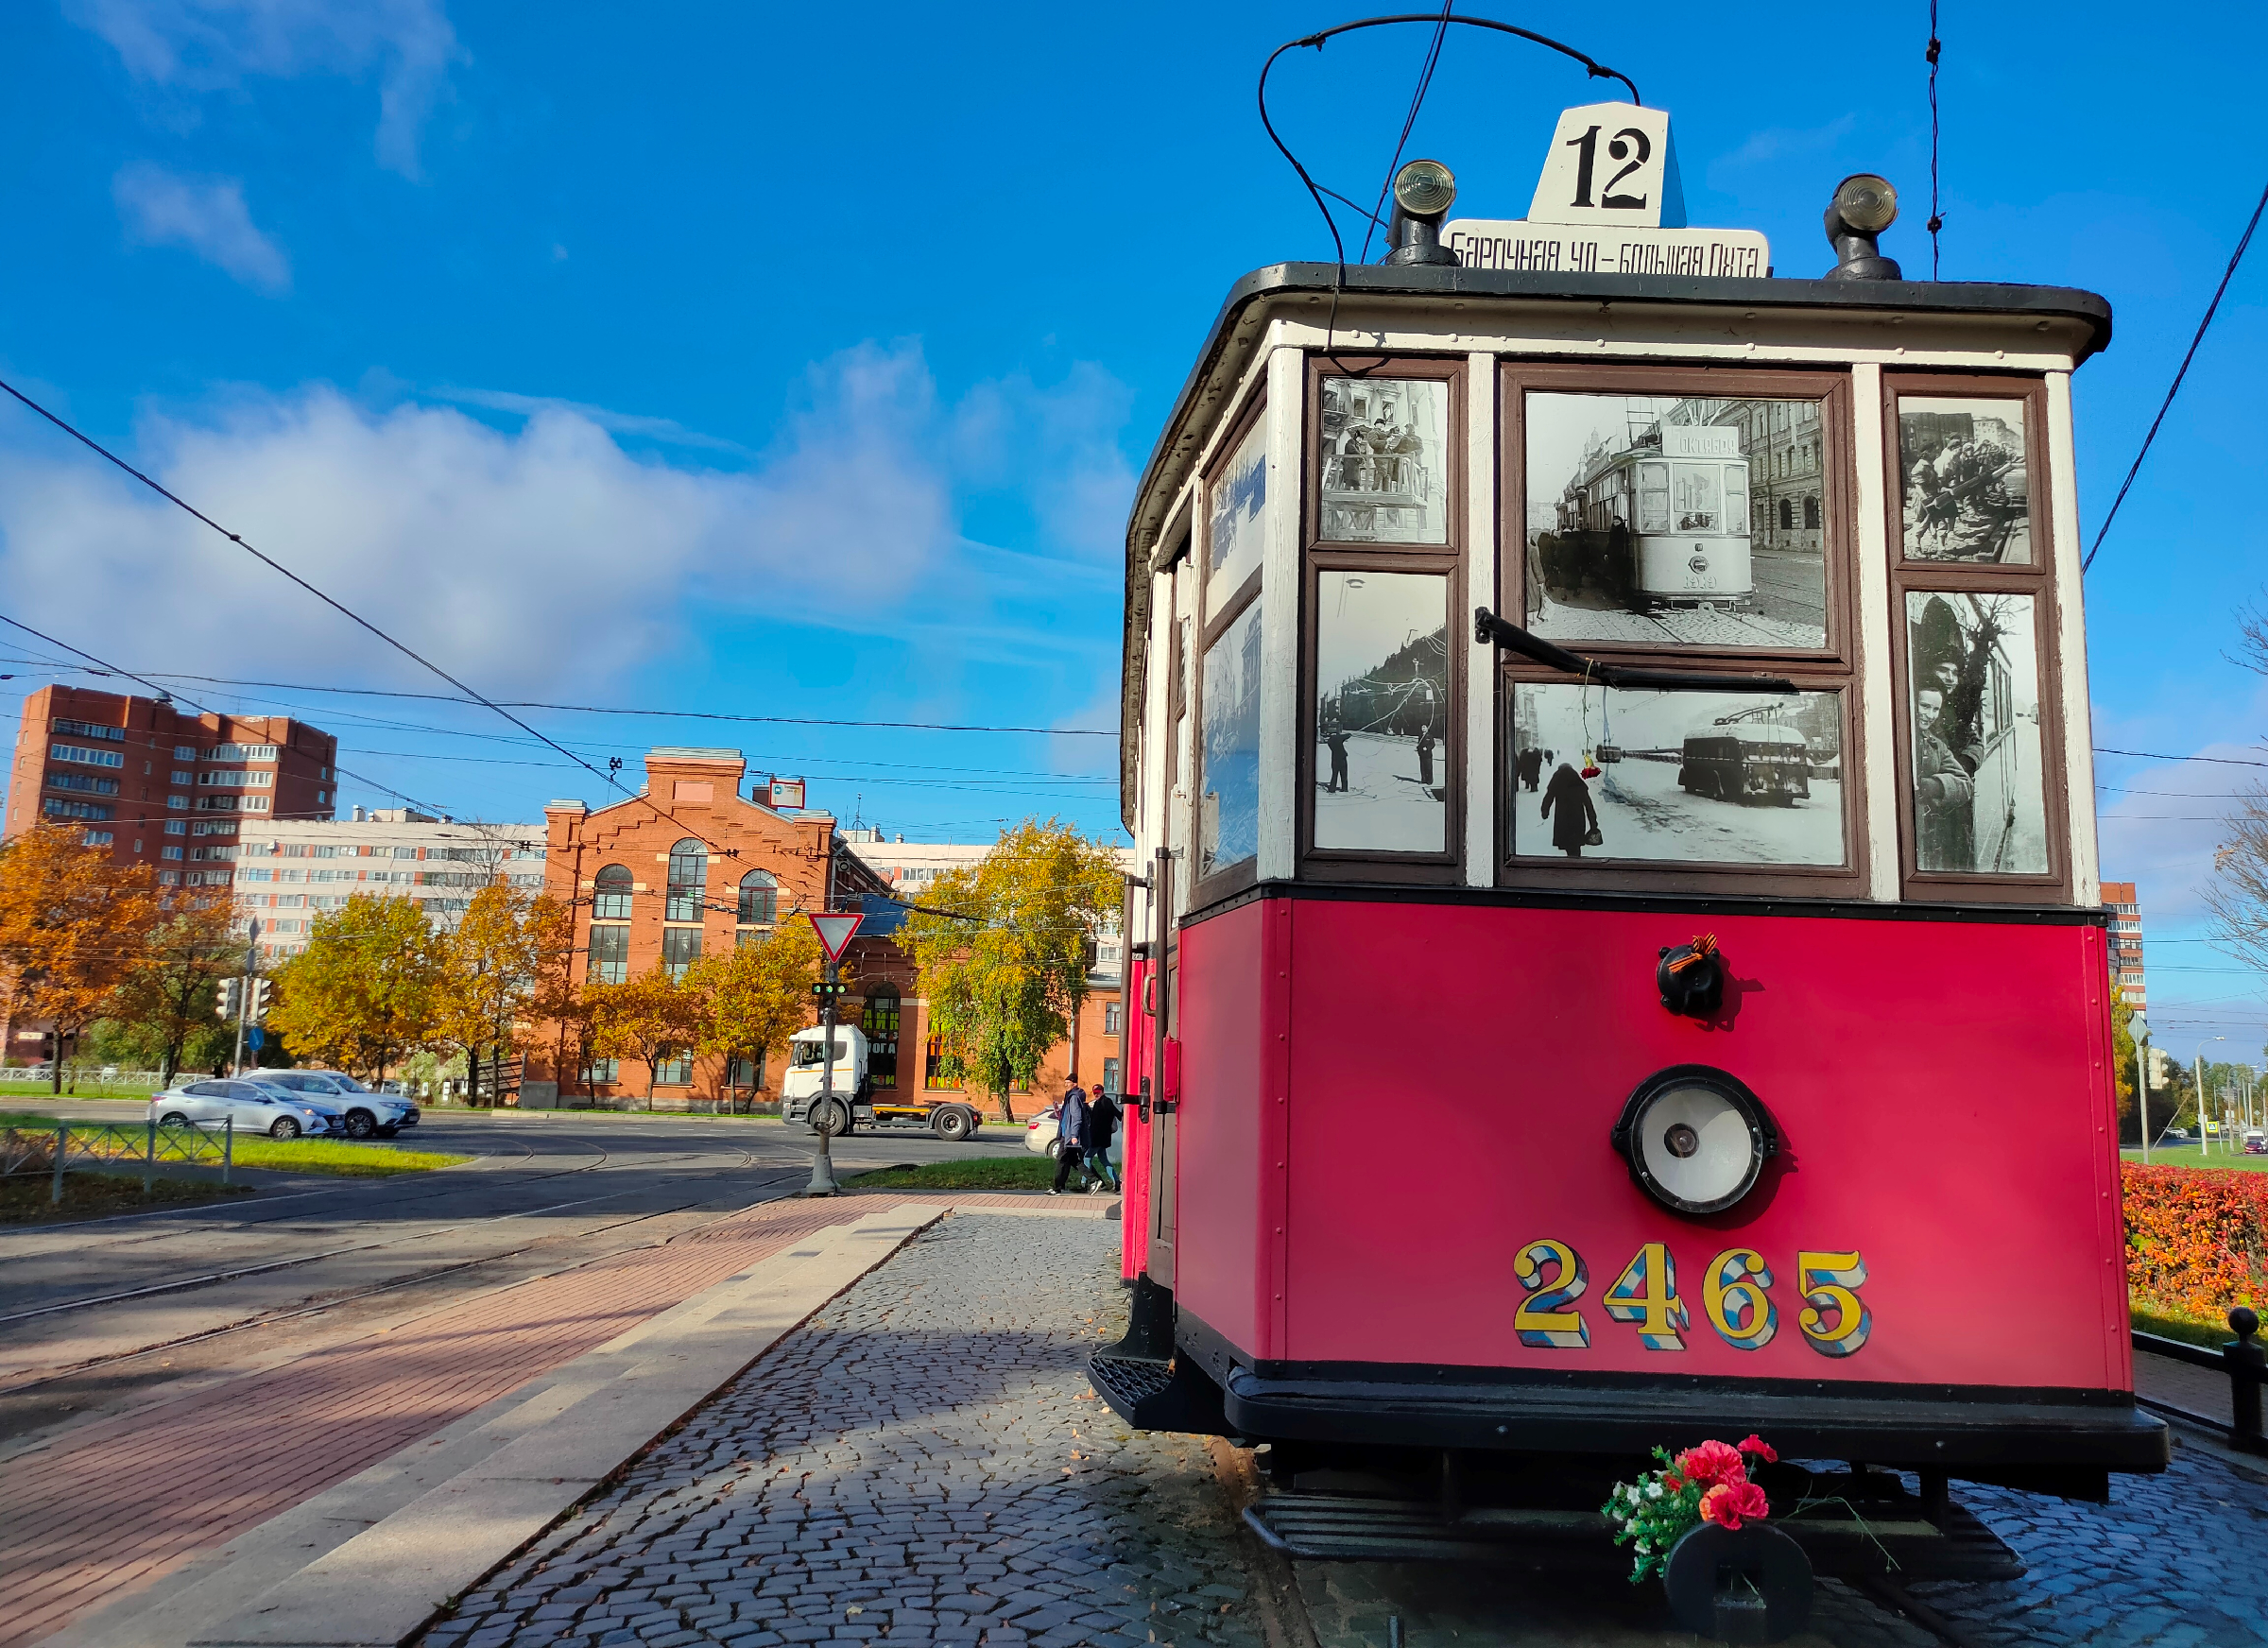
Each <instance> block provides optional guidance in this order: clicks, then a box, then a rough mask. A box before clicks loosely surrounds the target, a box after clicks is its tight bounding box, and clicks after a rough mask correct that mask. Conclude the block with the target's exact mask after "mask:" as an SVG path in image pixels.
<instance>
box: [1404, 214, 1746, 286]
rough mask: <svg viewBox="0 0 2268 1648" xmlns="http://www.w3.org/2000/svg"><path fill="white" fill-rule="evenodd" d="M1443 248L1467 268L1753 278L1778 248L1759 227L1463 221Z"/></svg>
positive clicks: (1444, 236) (1448, 232)
mask: <svg viewBox="0 0 2268 1648" xmlns="http://www.w3.org/2000/svg"><path fill="white" fill-rule="evenodd" d="M1441 244H1442V245H1444V246H1446V247H1448V248H1449V249H1450V250H1452V251H1453V252H1455V253H1456V254H1457V261H1458V262H1459V263H1461V264H1463V265H1464V266H1466V267H1467V268H1469V269H1533V270H1537V271H1538V272H1541V273H1548V274H1577V275H1698V276H1701V277H1703V278H1705V279H1719V280H1726V279H1729V280H1750V281H1761V280H1762V279H1764V278H1765V277H1766V276H1767V275H1769V274H1770V273H1771V272H1772V244H1771V242H1770V241H1768V240H1767V239H1765V237H1764V235H1763V233H1762V232H1761V231H1759V230H1754V229H1611V228H1601V229H1592V228H1589V227H1583V228H1575V227H1572V226H1569V225H1565V224H1557V223H1522V222H1521V221H1519V220H1518V219H1512V218H1497V219H1491V218H1483V217H1459V218H1456V219H1454V220H1452V222H1450V223H1449V224H1447V225H1446V226H1445V227H1444V228H1443V229H1442V231H1441Z"/></svg>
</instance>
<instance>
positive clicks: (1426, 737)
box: [1417, 727, 1434, 790]
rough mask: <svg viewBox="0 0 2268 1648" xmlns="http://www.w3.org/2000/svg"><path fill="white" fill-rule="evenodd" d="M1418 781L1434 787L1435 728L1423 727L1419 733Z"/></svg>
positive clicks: (1428, 786)
mask: <svg viewBox="0 0 2268 1648" xmlns="http://www.w3.org/2000/svg"><path fill="white" fill-rule="evenodd" d="M1417 781H1418V782H1419V783H1421V784H1423V785H1424V786H1425V787H1426V788H1427V789H1429V790H1430V789H1432V788H1433V787H1434V730H1433V729H1432V728H1431V727H1426V728H1421V729H1420V730H1418V733H1417Z"/></svg>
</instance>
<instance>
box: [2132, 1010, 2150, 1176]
mask: <svg viewBox="0 0 2268 1648" xmlns="http://www.w3.org/2000/svg"><path fill="white" fill-rule="evenodd" d="M2134 1102H2135V1104H2136V1106H2137V1107H2139V1109H2140V1111H2141V1116H2142V1164H2143V1165H2144V1166H2145V1167H2146V1166H2148V1165H2149V1162H2150V1034H2149V1032H2148V1031H2144V1032H2143V1033H2142V1039H2140V1040H2139V1041H2137V1042H2136V1043H2135V1044H2134Z"/></svg>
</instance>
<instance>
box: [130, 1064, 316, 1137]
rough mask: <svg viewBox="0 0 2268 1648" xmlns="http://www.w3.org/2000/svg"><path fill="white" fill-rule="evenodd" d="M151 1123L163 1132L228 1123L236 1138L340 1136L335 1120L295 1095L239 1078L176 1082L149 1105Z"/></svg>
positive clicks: (261, 1083) (263, 1083)
mask: <svg viewBox="0 0 2268 1648" xmlns="http://www.w3.org/2000/svg"><path fill="white" fill-rule="evenodd" d="M149 1119H150V1120H151V1121H153V1122H155V1123H157V1124H159V1125H160V1126H162V1127H179V1126H184V1125H190V1126H198V1127H218V1126H220V1125H221V1124H222V1123H224V1122H231V1121H232V1122H233V1123H234V1124H235V1126H236V1131H237V1132H239V1133H265V1134H266V1135H267V1136H268V1137H269V1138H270V1139H297V1138H298V1137H299V1136H300V1135H301V1134H302V1133H310V1134H315V1135H318V1136H320V1135H324V1134H330V1133H335V1132H339V1131H343V1129H342V1128H341V1126H340V1124H339V1121H338V1118H336V1117H335V1116H333V1115H331V1114H330V1113H329V1112H327V1111H325V1110H321V1109H318V1108H317V1107H315V1106H313V1105H311V1104H308V1103H307V1102H306V1101H305V1100H304V1099H303V1098H301V1095H300V1094H298V1093H295V1092H291V1091H289V1090H286V1089H283V1088H277V1087H270V1086H269V1085H268V1084H267V1083H266V1082H265V1081H251V1080H248V1079H246V1078H244V1077H242V1076H231V1077H229V1078H227V1079H225V1080H215V1081H193V1082H180V1083H177V1084H176V1085H175V1086H173V1087H169V1088H167V1089H166V1090H164V1091H163V1092H162V1093H159V1094H157V1095H155V1096H154V1097H153V1098H151V1100H150V1101H149Z"/></svg>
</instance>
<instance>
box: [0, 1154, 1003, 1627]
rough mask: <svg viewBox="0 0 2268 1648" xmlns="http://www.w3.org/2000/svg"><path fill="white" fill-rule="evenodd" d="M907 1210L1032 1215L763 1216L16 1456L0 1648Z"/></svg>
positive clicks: (978, 1200)
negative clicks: (841, 1233) (753, 1268)
mask: <svg viewBox="0 0 2268 1648" xmlns="http://www.w3.org/2000/svg"><path fill="white" fill-rule="evenodd" d="M907 1201H917V1202H943V1203H946V1204H949V1205H953V1206H958V1207H967V1208H972V1209H973V1208H978V1207H984V1206H1010V1207H1026V1208H1028V1207H1030V1206H1031V1204H1032V1198H1030V1197H1028V1196H1014V1195H992V1194H970V1195H951V1194H933V1195H922V1194H920V1193H905V1192H896V1191H891V1192H877V1193H870V1194H853V1195H845V1196H841V1197H838V1198H836V1199H835V1200H833V1201H830V1202H808V1201H802V1200H783V1201H776V1202H765V1203H761V1204H759V1205H758V1206H756V1207H753V1208H750V1209H748V1210H746V1211H744V1212H740V1213H735V1214H731V1215H729V1216H728V1217H726V1218H724V1219H721V1220H719V1221H718V1222H716V1223H715V1224H713V1225H708V1226H704V1227H701V1228H699V1229H697V1230H695V1231H693V1232H690V1233H688V1234H687V1235H684V1236H681V1237H679V1238H678V1239H677V1240H676V1241H674V1242H672V1243H670V1244H668V1245H664V1246H657V1247H647V1248H635V1249H631V1250H629V1251H627V1252H624V1253H619V1254H615V1255H613V1256H611V1257H610V1258H607V1259H604V1260H600V1261H597V1262H593V1263H591V1264H587V1265H584V1266H582V1267H580V1268H578V1269H576V1270H573V1271H568V1272H564V1273H562V1274H560V1275H558V1276H553V1277H544V1278H540V1279H535V1280H533V1281H529V1282H525V1283H523V1284H521V1285H519V1286H516V1287H509V1288H505V1289H501V1290H499V1291H498V1292H496V1293H494V1294H490V1295H489V1296H485V1297H481V1298H476V1299H472V1300H470V1301H468V1302H466V1303H465V1304H463V1305H461V1306H456V1307H452V1308H447V1309H443V1310H440V1311H438V1312H435V1313H432V1314H430V1315H425V1316H421V1317H418V1318H415V1319H413V1320H411V1321H408V1322H404V1323H402V1324H399V1325H397V1326H396V1327H394V1328H392V1329H388V1330H383V1331H380V1332H377V1333H373V1334H371V1335H370V1336H369V1337H367V1338H364V1339H358V1340H355V1341H353V1342H352V1343H350V1344H346V1345H341V1346H335V1347H333V1348H329V1349H325V1350H320V1351H317V1352H315V1353H313V1354H311V1355H309V1356H306V1357H304V1358H301V1360H299V1361H297V1362H294V1363H291V1364H289V1365H285V1366H283V1367H279V1368H274V1369H271V1370H269V1371H267V1372H265V1373H258V1374H252V1375H248V1376H247V1377H245V1378H242V1379H237V1380H232V1381H230V1382H227V1383H224V1384H221V1385H217V1386H215V1387H212V1388H209V1389H206V1390H203V1391H200V1392H199V1393H198V1394H197V1395H195V1396H192V1397H187V1398H184V1399H181V1400H180V1401H176V1402H171V1403H165V1404H162V1405H159V1406H156V1407H152V1408H146V1409H143V1410H141V1411H139V1412H136V1413H132V1414H127V1415H122V1416H119V1417H117V1418H115V1419H111V1420H106V1421H103V1422H100V1423H97V1424H92V1425H89V1426H87V1427H85V1428H84V1429H83V1430H78V1431H74V1432H71V1433H68V1434H66V1435H64V1436H63V1437H61V1438H60V1440H58V1441H57V1442H56V1443H55V1445H54V1446H52V1447H50V1448H47V1449H43V1450H41V1451H37V1452H32V1453H27V1454H25V1455H22V1456H20V1457H18V1458H17V1459H15V1460H12V1461H10V1462H9V1465H8V1466H7V1467H5V1468H0V1648H24V1645H25V1644H28V1643H32V1642H36V1641H38V1640H39V1639H41V1638H43V1637H45V1636H47V1635H49V1634H51V1633H53V1632H55V1631H58V1630H60V1629H61V1628H62V1627H63V1626H64V1625H65V1624H67V1623H69V1622H70V1621H71V1620H72V1619H73V1618H74V1617H75V1616H76V1615H77V1614H79V1613H81V1612H84V1611H85V1610H87V1609H88V1608H91V1607H93V1606H95V1605H99V1604H102V1603H105V1602H108V1601H110V1600H111V1599H112V1597H114V1596H116V1595H118V1594H119V1593H120V1592H122V1591H124V1590H126V1589H128V1588H132V1587H134V1586H138V1585H141V1584H145V1583H146V1582H148V1581H151V1580H154V1579H156V1578H158V1577H159V1576H160V1575H162V1574H163V1573H165V1572H167V1571H169V1570H171V1569H173V1568H175V1567H177V1566H179V1565H180V1563H182V1562H184V1561H186V1560H187V1559H188V1558H190V1557H191V1556H193V1555H195V1554H197V1553H198V1552H200V1551H206V1550H211V1549H214V1548H215V1547H217V1546H220V1545H223V1544H225V1543H227V1542H228V1541H229V1540H230V1539H231V1538H232V1537H234V1536H236V1535H238V1534H240V1533H243V1532H244V1531H245V1530H246V1529H248V1528H250V1527H253V1526H256V1525H257V1524H259V1523H260V1522H263V1521H265V1520H266V1519H268V1518H270V1517H273V1516H276V1515H278V1514H279V1513H281V1512H283V1511H285V1510H288V1509H289V1508H290V1507H291V1506H293V1505H295V1504H298V1503H300V1502H301V1501H303V1500H306V1499H310V1498H312V1497H313V1496H314V1495H316V1494H318V1493H320V1492H321V1491H323V1490H324V1489H325V1488H327V1487H330V1486H332V1485H334V1484H335V1483H339V1482H343V1481H344V1480H346V1479H347V1478H348V1477H351V1476H352V1475H354V1474H355V1473H357V1472H358V1471H361V1470H364V1469H367V1468H369V1467H370V1466H372V1465H375V1464H377V1463H378V1462H379V1461H380V1460H382V1459H385V1458H387V1456H388V1455H390V1454H392V1453H394V1452H396V1451H399V1450H401V1449H403V1448H404V1447H407V1446H408V1445H409V1444H411V1443H413V1442H416V1441H417V1440H419V1439H420V1438H421V1437H423V1436H428V1435H431V1434H432V1433H434V1432H436V1431H438V1430H441V1429H442V1428H444V1427H445V1426H447V1425H449V1424H451V1423H453V1422H455V1420H457V1419H459V1418H462V1417H463V1416H465V1415H467V1414H470V1413H472V1412H473V1411H474V1410H475V1409H478V1408H480V1407H481V1406H483V1405H484V1404H486V1403H488V1402H490V1401H492V1400H494V1399H496V1398H498V1397H501V1396H503V1395H505V1394H506V1393H507V1392H509V1391H511V1390H513V1389H515V1388H517V1387H518V1386H520V1385H522V1384H524V1383H525V1382H527V1381H529V1380H531V1379H534V1378H537V1377H539V1376H541V1375H542V1374H544V1373H548V1372H549V1371H551V1370H552V1369H553V1368H555V1367H558V1366H559V1365H561V1364H563V1363H566V1362H569V1361H572V1360H573V1359H574V1358H576V1356H579V1355H581V1354H582V1353H583V1352H584V1351H586V1350H589V1349H591V1348H593V1347H595V1346H598V1345H603V1344H604V1343H606V1342H607V1341H608V1340H610V1339H611V1338H613V1337H614V1336H615V1335H616V1334H618V1333H621V1332H624V1331H626V1330H628V1329H630V1328H633V1327H635V1326H637V1325H638V1324H639V1323H641V1322H643V1321H644V1320H646V1319H647V1318H649V1317H651V1316H654V1315H657V1314H659V1313H661V1312H662V1311H664V1310H667V1309H669V1308H670V1307H671V1306H673V1305H675V1304H677V1303H678V1302H679V1301H680V1300H682V1299H685V1298H688V1297H690V1296H693V1295H695V1294H696V1293H699V1292H700V1291H701V1290H702V1289H704V1288H707V1287H711V1286H713V1285H714V1284H715V1283H717V1282H720V1281H722V1280H724V1279H726V1278H727V1277H730V1276H732V1275H734V1274H736V1273H737V1272H739V1271H742V1270H745V1269H747V1267H748V1266H749V1265H751V1264H754V1263H755V1262H758V1261H759V1260H762V1259H765V1258H768V1257H769V1256H770V1255H772V1254H774V1253H778V1252H781V1251H782V1250H783V1249H785V1248H786V1247H787V1246H789V1245H791V1244H793V1243H795V1242H797V1241H799V1240H800V1239H802V1238H803V1237H806V1236H808V1235H810V1234H811V1233H813V1232H814V1231H816V1230H819V1229H822V1228H825V1227H828V1226H831V1225H845V1224H849V1223H851V1221H852V1220H854V1219H857V1218H858V1217H859V1216H860V1215H861V1214H863V1213H865V1212H867V1211H868V1210H871V1209H872V1208H874V1207H876V1206H879V1205H888V1206H896V1205H898V1204H899V1203H902V1202H907Z"/></svg>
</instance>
